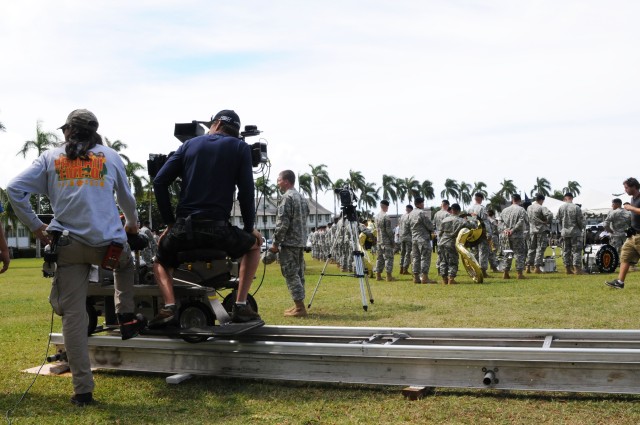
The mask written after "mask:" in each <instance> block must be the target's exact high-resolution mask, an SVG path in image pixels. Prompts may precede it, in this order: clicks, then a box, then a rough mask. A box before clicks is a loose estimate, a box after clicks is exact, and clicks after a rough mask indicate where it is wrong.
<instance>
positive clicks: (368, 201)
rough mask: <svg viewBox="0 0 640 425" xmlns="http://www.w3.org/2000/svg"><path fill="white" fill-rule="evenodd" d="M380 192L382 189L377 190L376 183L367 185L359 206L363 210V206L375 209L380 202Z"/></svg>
mask: <svg viewBox="0 0 640 425" xmlns="http://www.w3.org/2000/svg"><path fill="white" fill-rule="evenodd" d="M379 190H380V188H377V189H376V184H375V183H365V185H364V189H363V190H362V194H361V195H360V199H359V200H358V205H360V207H361V208H362V206H363V205H364V206H365V207H371V208H375V207H376V206H377V205H378V201H379V200H380V195H379V194H378V192H379Z"/></svg>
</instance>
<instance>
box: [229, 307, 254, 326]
mask: <svg viewBox="0 0 640 425" xmlns="http://www.w3.org/2000/svg"><path fill="white" fill-rule="evenodd" d="M252 320H261V318H260V315H259V314H258V313H256V312H255V311H253V309H252V308H251V306H250V305H249V304H242V305H239V304H234V305H233V308H232V310H231V321H232V322H234V323H245V322H251V321H252Z"/></svg>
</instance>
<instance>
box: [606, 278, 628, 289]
mask: <svg viewBox="0 0 640 425" xmlns="http://www.w3.org/2000/svg"><path fill="white" fill-rule="evenodd" d="M604 284H605V285H607V286H610V287H612V288H615V289H624V282H623V281H621V280H620V279H613V280H610V281H608V282H605V283H604Z"/></svg>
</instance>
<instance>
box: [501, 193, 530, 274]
mask: <svg viewBox="0 0 640 425" xmlns="http://www.w3.org/2000/svg"><path fill="white" fill-rule="evenodd" d="M521 202H522V198H520V195H518V194H514V195H512V197H511V205H510V206H508V207H507V208H505V209H504V210H502V213H501V214H500V216H501V217H502V222H503V223H504V229H505V230H504V235H505V236H506V237H507V239H508V241H509V245H510V246H511V249H512V250H513V256H514V257H515V259H516V271H517V272H518V279H524V274H522V272H523V271H524V262H525V257H526V255H527V252H526V248H525V243H524V231H525V229H526V228H527V225H528V222H529V218H528V217H527V212H526V211H525V209H524V208H522V206H520V203H521ZM510 270H511V261H507V264H506V265H505V268H504V272H503V275H502V277H503V279H509V278H510V276H509V271H510Z"/></svg>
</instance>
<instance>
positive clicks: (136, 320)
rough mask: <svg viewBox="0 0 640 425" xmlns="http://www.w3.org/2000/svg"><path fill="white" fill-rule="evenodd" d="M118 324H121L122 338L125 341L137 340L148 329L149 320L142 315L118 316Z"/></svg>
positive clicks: (128, 314)
mask: <svg viewBox="0 0 640 425" xmlns="http://www.w3.org/2000/svg"><path fill="white" fill-rule="evenodd" d="M118 323H120V336H122V340H123V341H124V340H127V339H131V338H135V337H136V336H138V335H140V332H142V331H143V330H144V329H145V328H146V327H147V319H145V318H144V316H143V315H142V314H140V313H138V314H135V315H134V314H133V313H124V314H118Z"/></svg>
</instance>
